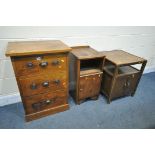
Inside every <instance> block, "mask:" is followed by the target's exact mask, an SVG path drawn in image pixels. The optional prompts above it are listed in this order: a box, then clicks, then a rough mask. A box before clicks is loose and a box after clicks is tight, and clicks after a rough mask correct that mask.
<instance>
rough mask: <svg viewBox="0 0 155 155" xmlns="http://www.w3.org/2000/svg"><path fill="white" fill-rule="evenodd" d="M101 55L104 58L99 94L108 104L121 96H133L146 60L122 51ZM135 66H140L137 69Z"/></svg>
mask: <svg viewBox="0 0 155 155" xmlns="http://www.w3.org/2000/svg"><path fill="white" fill-rule="evenodd" d="M101 53H102V54H103V55H105V56H106V60H105V63H104V69H103V79H102V86H101V92H102V93H103V94H104V95H105V96H106V97H107V98H108V102H109V103H110V101H111V100H113V99H115V98H119V97H123V96H130V95H131V96H133V95H134V94H135V91H136V88H137V86H138V83H139V81H140V78H141V76H142V73H143V71H144V68H145V65H146V63H147V60H145V59H143V58H140V57H137V56H135V55H132V54H130V53H127V52H125V51H122V50H113V51H107V52H101ZM136 64H139V65H140V67H139V69H137V67H136V68H135V65H136ZM139 65H138V66H139Z"/></svg>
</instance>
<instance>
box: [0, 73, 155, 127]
mask: <svg viewBox="0 0 155 155" xmlns="http://www.w3.org/2000/svg"><path fill="white" fill-rule="evenodd" d="M69 103H70V110H68V111H65V112H61V113H57V114H55V115H51V116H48V117H44V118H41V119H38V120H35V121H32V122H28V123H26V122H25V121H24V111H23V106H22V104H21V103H17V104H12V105H8V106H4V107H0V128H28V129H33V128H37V129H43V128H55V129H75V128H76V129H104V128H123V129H126V128H134V129H135V128H151V129H154V128H155V73H149V74H145V75H143V77H142V79H141V81H140V84H139V86H138V89H137V91H136V94H135V96H134V97H125V98H121V99H117V100H115V101H113V102H112V103H111V104H107V102H106V99H105V98H104V96H102V95H100V97H99V99H98V100H96V101H91V100H89V101H86V102H84V103H83V104H81V105H75V103H74V101H73V99H72V98H71V97H70V99H69Z"/></svg>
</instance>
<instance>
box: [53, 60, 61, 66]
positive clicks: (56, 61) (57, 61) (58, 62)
mask: <svg viewBox="0 0 155 155" xmlns="http://www.w3.org/2000/svg"><path fill="white" fill-rule="evenodd" d="M59 64H60V61H59V60H53V61H52V65H53V66H56V65H59Z"/></svg>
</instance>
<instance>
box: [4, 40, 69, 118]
mask: <svg viewBox="0 0 155 155" xmlns="http://www.w3.org/2000/svg"><path fill="white" fill-rule="evenodd" d="M70 50H71V49H70V48H69V47H68V46H67V45H65V44H63V43H62V42H61V41H32V42H12V43H9V44H8V50H7V53H6V55H7V56H11V61H12V64H13V68H14V72H15V76H16V80H17V84H18V88H19V91H20V94H21V99H22V102H23V105H24V109H25V118H26V121H31V120H34V119H38V118H40V117H43V116H47V115H49V114H54V113H57V112H61V111H65V110H67V109H69V104H68V52H69V51H70Z"/></svg>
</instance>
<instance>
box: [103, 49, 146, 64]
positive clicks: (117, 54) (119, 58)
mask: <svg viewBox="0 0 155 155" xmlns="http://www.w3.org/2000/svg"><path fill="white" fill-rule="evenodd" d="M101 54H103V55H105V56H106V58H107V59H108V60H110V61H112V62H113V63H114V64H116V65H123V64H129V63H137V62H143V61H145V59H143V58H140V57H138V56H135V55H132V54H130V53H128V52H125V51H123V50H113V51H103V52H101Z"/></svg>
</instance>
